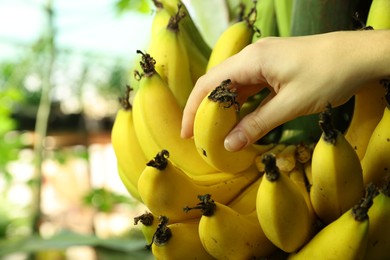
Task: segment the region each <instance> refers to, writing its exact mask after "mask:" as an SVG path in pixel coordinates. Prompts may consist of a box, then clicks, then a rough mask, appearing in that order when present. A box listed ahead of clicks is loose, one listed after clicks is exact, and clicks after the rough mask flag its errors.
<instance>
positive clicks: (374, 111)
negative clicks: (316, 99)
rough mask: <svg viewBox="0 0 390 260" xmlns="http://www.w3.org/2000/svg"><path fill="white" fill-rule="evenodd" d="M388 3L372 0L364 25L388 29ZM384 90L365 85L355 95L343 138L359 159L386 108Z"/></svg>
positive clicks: (378, 84)
mask: <svg viewBox="0 0 390 260" xmlns="http://www.w3.org/2000/svg"><path fill="white" fill-rule="evenodd" d="M389 10H390V1H389V0H373V1H372V2H371V6H370V9H369V11H368V16H367V21H366V25H367V26H371V27H372V28H374V30H381V29H390V15H389ZM383 97H384V89H383V88H382V87H381V86H380V83H379V82H370V83H367V84H366V85H365V86H364V87H363V88H361V90H360V91H359V92H358V93H357V94H356V95H355V104H354V111H353V115H352V120H351V122H350V124H349V126H348V128H347V131H346V133H345V137H346V138H347V140H348V142H350V143H351V145H352V147H354V149H355V150H356V152H357V154H358V156H359V159H360V160H361V159H362V158H363V157H364V154H365V152H366V148H367V144H368V141H369V139H370V136H371V134H372V132H373V130H374V128H375V126H376V125H377V124H378V122H379V120H380V119H381V117H382V114H383V110H384V108H385V107H386V101H385V100H384V98H383Z"/></svg>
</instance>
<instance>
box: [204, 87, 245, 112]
mask: <svg viewBox="0 0 390 260" xmlns="http://www.w3.org/2000/svg"><path fill="white" fill-rule="evenodd" d="M231 84H232V82H231V80H230V79H227V80H224V81H222V82H221V85H219V86H217V87H216V88H215V89H214V90H213V91H211V93H210V95H209V96H208V99H210V100H212V101H214V102H219V103H227V104H226V105H225V108H229V107H231V106H233V105H234V106H236V111H237V112H239V109H240V104H239V103H238V102H237V100H236V98H237V92H236V90H235V89H232V88H230V85H231Z"/></svg>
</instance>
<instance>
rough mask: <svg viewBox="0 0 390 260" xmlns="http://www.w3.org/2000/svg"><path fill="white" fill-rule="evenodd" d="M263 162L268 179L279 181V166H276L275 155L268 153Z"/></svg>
mask: <svg viewBox="0 0 390 260" xmlns="http://www.w3.org/2000/svg"><path fill="white" fill-rule="evenodd" d="M262 162H263V163H264V166H265V170H264V171H265V176H266V178H267V180H269V181H271V182H273V181H277V180H278V179H279V177H280V171H279V168H278V167H277V166H276V158H275V155H273V154H271V153H268V154H265V155H264V156H263V159H262Z"/></svg>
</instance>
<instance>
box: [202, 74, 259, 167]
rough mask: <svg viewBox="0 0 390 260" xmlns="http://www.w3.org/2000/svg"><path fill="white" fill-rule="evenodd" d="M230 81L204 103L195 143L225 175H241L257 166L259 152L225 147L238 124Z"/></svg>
mask: <svg viewBox="0 0 390 260" xmlns="http://www.w3.org/2000/svg"><path fill="white" fill-rule="evenodd" d="M229 85H230V80H226V81H224V82H222V83H221V85H220V86H218V87H216V88H215V89H214V90H213V91H211V92H210V93H209V94H208V95H207V96H206V97H205V98H204V99H203V101H202V102H201V104H200V105H199V108H198V110H197V112H196V115H195V119H194V141H195V146H196V147H197V150H198V152H199V154H200V156H202V158H203V159H204V160H205V161H206V162H207V163H208V164H209V165H211V166H212V167H214V168H215V169H218V170H219V171H223V172H233V173H234V172H240V171H243V170H245V169H247V168H249V167H250V166H251V165H253V164H254V159H255V157H256V155H258V154H259V151H258V150H256V149H255V148H254V147H253V146H249V147H247V148H244V149H243V150H240V151H237V152H230V151H227V150H226V149H225V147H224V140H225V137H226V135H227V134H228V133H229V132H230V130H232V129H233V127H234V126H235V125H236V124H237V121H238V116H237V106H238V105H237V103H236V101H235V95H236V93H234V92H233V91H232V90H230V89H229V88H228V86H229Z"/></svg>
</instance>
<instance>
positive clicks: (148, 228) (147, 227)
mask: <svg viewBox="0 0 390 260" xmlns="http://www.w3.org/2000/svg"><path fill="white" fill-rule="evenodd" d="M139 222H141V224H142V226H141V232H142V234H143V235H144V237H145V240H146V243H147V245H151V244H152V243H153V237H154V234H155V233H156V230H157V227H158V224H159V220H158V217H157V216H155V215H153V214H152V213H151V212H146V213H144V214H141V215H139V216H137V217H134V225H138V223H139Z"/></svg>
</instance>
